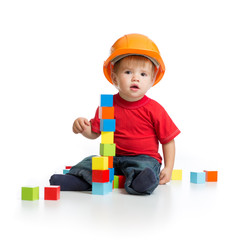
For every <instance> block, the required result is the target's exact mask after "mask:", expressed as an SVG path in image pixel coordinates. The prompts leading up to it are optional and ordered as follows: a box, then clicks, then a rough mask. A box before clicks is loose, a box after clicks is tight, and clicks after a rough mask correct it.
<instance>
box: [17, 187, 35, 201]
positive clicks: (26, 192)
mask: <svg viewBox="0 0 229 240" xmlns="http://www.w3.org/2000/svg"><path fill="white" fill-rule="evenodd" d="M21 199H22V200H27V201H35V200H39V187H22V188H21Z"/></svg>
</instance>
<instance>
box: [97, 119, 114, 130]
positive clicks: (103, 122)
mask: <svg viewBox="0 0 229 240" xmlns="http://www.w3.org/2000/svg"><path fill="white" fill-rule="evenodd" d="M100 131H101V132H115V119H100Z"/></svg>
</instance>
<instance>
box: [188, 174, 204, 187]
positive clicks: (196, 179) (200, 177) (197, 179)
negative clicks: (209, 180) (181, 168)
mask: <svg viewBox="0 0 229 240" xmlns="http://www.w3.org/2000/svg"><path fill="white" fill-rule="evenodd" d="M205 179H206V173H205V172H191V173H190V182H191V183H196V184H201V183H205Z"/></svg>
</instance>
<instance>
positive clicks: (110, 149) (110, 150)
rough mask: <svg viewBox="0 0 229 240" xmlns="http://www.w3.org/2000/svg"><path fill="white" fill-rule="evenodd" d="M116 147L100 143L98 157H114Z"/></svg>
mask: <svg viewBox="0 0 229 240" xmlns="http://www.w3.org/2000/svg"><path fill="white" fill-rule="evenodd" d="M115 149H116V145H115V144H114V143H113V144H104V143H100V155H101V156H115Z"/></svg>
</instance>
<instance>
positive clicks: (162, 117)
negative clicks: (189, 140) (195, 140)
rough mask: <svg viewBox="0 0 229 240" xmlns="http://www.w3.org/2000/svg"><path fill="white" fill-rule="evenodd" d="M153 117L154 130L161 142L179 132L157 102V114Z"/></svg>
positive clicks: (165, 141) (167, 140)
mask: <svg viewBox="0 0 229 240" xmlns="http://www.w3.org/2000/svg"><path fill="white" fill-rule="evenodd" d="M153 118H154V127H155V131H156V134H157V137H158V140H159V141H160V143H161V144H166V143H168V142H170V141H171V140H173V139H174V138H175V137H176V136H177V135H178V134H180V130H179V129H178V128H177V126H176V125H175V123H174V122H173V121H172V119H171V118H170V116H169V115H168V113H167V112H166V111H165V109H164V108H163V107H162V106H161V105H159V104H158V106H157V114H155V115H154V117H153Z"/></svg>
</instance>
